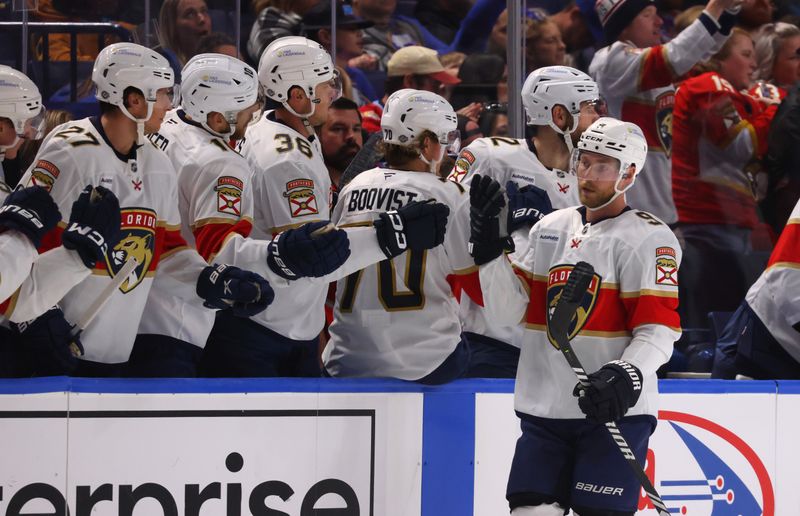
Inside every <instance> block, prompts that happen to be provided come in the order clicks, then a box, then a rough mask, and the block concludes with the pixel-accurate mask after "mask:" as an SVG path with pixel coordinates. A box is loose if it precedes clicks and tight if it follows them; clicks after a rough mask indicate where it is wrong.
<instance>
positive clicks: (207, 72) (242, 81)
mask: <svg viewBox="0 0 800 516" xmlns="http://www.w3.org/2000/svg"><path fill="white" fill-rule="evenodd" d="M181 79H182V81H181V85H180V103H181V107H182V108H183V110H184V111H185V112H186V114H187V115H189V116H190V117H192V120H194V121H195V122H197V123H199V124H200V125H202V126H203V127H204V128H205V129H206V130H208V131H210V132H212V133H214V134H218V133H216V131H213V130H212V129H211V128H210V127H208V122H207V118H208V114H209V113H211V112H217V113H221V114H222V115H223V116H224V117H225V120H226V121H227V122H228V123H229V124H230V125H231V128H230V132H229V133H228V134H218V136H222V137H227V136H230V135H231V134H233V131H234V129H235V127H234V126H235V125H236V117H237V115H238V114H239V112H240V111H242V110H244V109H247V108H249V107H250V106H252V105H253V104H255V103H256V101H257V100H258V91H259V87H258V79H257V78H256V71H255V70H254V69H253V68H252V67H251V66H249V65H248V64H246V63H244V62H242V61H240V60H239V59H236V58H235V57H230V56H226V55H223V54H198V55H196V56H194V57H193V58H192V59H190V60H189V62H188V63H186V66H184V67H183V71H182V72H181Z"/></svg>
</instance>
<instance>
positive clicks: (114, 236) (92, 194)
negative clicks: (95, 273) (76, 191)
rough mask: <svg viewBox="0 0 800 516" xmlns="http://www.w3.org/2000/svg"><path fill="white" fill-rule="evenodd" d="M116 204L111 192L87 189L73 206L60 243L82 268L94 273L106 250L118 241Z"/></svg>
mask: <svg viewBox="0 0 800 516" xmlns="http://www.w3.org/2000/svg"><path fill="white" fill-rule="evenodd" d="M119 226H120V211H119V201H118V200H117V196H116V195H114V192H112V191H111V190H108V189H107V188H104V187H102V186H98V187H96V188H93V187H92V185H87V186H86V188H84V189H83V191H82V192H81V194H80V195H79V196H78V198H77V199H75V202H74V203H72V213H71V214H70V216H69V224H67V229H65V230H64V232H63V233H62V234H61V242H62V243H63V244H64V247H66V248H67V249H72V250H73V251H75V252H77V253H78V256H80V257H81V260H82V261H83V264H84V265H86V267H88V268H89V269H93V268H94V265H95V263H97V261H98V260H99V261H101V262H103V261H105V259H106V253H107V252H108V246H109V245H111V246H114V245H116V243H117V240H118V238H119Z"/></svg>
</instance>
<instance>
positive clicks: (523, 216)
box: [506, 181, 553, 234]
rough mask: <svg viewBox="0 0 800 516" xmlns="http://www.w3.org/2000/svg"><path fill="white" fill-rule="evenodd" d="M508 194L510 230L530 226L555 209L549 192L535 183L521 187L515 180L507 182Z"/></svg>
mask: <svg viewBox="0 0 800 516" xmlns="http://www.w3.org/2000/svg"><path fill="white" fill-rule="evenodd" d="M506 196H508V232H509V234H510V233H513V232H514V231H516V230H518V229H519V228H523V227H525V228H530V227H531V226H533V225H534V224H536V223H537V222H539V221H540V220H542V217H544V216H545V215H547V214H548V213H550V212H551V211H553V206H552V205H551V204H550V197H548V195H547V192H545V191H544V190H542V189H541V188H539V187H538V186H534V185H527V186H523V187H522V188H520V187H519V186H517V183H515V182H514V181H509V182H508V183H506Z"/></svg>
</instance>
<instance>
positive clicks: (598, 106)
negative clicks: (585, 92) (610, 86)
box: [581, 97, 608, 116]
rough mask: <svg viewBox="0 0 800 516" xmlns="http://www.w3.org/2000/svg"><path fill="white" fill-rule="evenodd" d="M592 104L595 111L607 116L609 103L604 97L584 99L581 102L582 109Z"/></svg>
mask: <svg viewBox="0 0 800 516" xmlns="http://www.w3.org/2000/svg"><path fill="white" fill-rule="evenodd" d="M587 106H590V107H591V108H592V109H594V112H595V113H597V114H598V116H607V115H608V104H606V100H605V99H604V98H603V97H598V98H596V99H592V100H584V101H583V102H581V109H583V108H585V107H587Z"/></svg>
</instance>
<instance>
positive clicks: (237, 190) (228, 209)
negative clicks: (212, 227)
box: [214, 176, 244, 217]
mask: <svg viewBox="0 0 800 516" xmlns="http://www.w3.org/2000/svg"><path fill="white" fill-rule="evenodd" d="M214 190H216V191H217V211H218V212H220V213H226V214H228V215H236V216H237V217H238V216H240V215H241V214H242V190H244V182H242V180H241V179H239V178H236V177H232V176H222V177H220V178H219V179H217V186H216V187H214Z"/></svg>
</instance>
